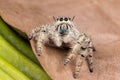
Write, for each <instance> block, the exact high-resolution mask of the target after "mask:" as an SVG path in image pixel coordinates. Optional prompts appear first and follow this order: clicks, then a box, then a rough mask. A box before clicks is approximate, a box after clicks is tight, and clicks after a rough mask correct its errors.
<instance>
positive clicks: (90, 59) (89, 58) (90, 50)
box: [87, 42, 95, 72]
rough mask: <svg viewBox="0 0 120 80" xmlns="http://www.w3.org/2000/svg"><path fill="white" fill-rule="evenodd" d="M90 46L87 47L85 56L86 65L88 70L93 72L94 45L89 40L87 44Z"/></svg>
mask: <svg viewBox="0 0 120 80" xmlns="http://www.w3.org/2000/svg"><path fill="white" fill-rule="evenodd" d="M89 45H90V46H89V47H88V53H89V54H88V56H87V62H88V67H89V71H90V72H93V54H94V51H95V48H94V46H93V45H92V42H90V44H89Z"/></svg>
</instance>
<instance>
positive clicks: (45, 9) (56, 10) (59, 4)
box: [0, 0, 120, 80]
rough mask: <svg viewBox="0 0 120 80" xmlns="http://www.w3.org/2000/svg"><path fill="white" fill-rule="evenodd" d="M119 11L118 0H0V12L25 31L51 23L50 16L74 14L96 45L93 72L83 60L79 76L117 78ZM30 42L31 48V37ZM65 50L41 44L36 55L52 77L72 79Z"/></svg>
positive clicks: (101, 79) (102, 79) (119, 67)
mask: <svg viewBox="0 0 120 80" xmlns="http://www.w3.org/2000/svg"><path fill="white" fill-rule="evenodd" d="M119 14H120V1H119V0H64V1H61V0H0V16H1V17H2V18H3V19H4V20H5V21H6V22H7V23H8V24H10V25H12V26H13V27H15V28H17V29H19V30H21V31H23V32H25V33H26V34H27V35H28V34H29V32H30V31H31V29H32V28H33V27H35V26H36V25H41V24H46V23H47V24H48V23H50V24H52V22H53V19H52V16H70V17H72V16H76V18H75V20H74V22H75V23H76V25H77V27H78V29H79V30H80V31H82V32H85V33H87V34H88V35H89V36H91V38H92V39H93V42H94V44H95V47H96V49H97V52H96V53H95V55H94V72H93V73H90V72H89V70H88V67H87V64H86V62H84V64H83V66H82V68H81V73H80V79H79V80H120V16H119ZM31 45H32V48H33V50H34V48H35V47H34V42H33V41H31ZM66 53H67V52H66V51H62V50H59V49H54V48H50V47H44V48H43V54H42V56H41V57H38V56H37V58H38V60H39V61H40V63H41V65H42V66H43V68H44V69H45V70H46V72H47V73H48V74H49V75H50V76H51V78H52V79H53V80H74V79H73V77H72V71H73V67H74V64H73V63H70V64H68V65H67V66H64V65H63V60H64V58H65V56H66ZM35 55H36V54H35Z"/></svg>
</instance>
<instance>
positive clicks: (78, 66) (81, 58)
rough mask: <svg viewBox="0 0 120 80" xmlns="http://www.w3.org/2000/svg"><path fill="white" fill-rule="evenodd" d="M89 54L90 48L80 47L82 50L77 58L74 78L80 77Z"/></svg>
mask: <svg viewBox="0 0 120 80" xmlns="http://www.w3.org/2000/svg"><path fill="white" fill-rule="evenodd" d="M87 55H88V50H87V49H86V48H83V47H80V52H79V54H78V55H77V58H76V64H75V71H74V73H73V77H74V78H78V77H79V73H80V69H81V66H82V63H83V61H84V60H85V59H86V57H87Z"/></svg>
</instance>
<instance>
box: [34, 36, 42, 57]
mask: <svg viewBox="0 0 120 80" xmlns="http://www.w3.org/2000/svg"><path fill="white" fill-rule="evenodd" d="M39 39H40V38H39ZM41 48H42V42H41V40H38V41H37V42H36V48H35V49H36V53H37V55H38V56H40V55H41V54H42V52H41Z"/></svg>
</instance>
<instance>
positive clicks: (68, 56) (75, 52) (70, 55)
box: [64, 45, 78, 65]
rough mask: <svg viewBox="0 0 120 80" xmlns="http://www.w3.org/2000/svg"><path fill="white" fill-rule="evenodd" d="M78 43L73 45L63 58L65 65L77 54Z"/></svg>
mask: <svg viewBox="0 0 120 80" xmlns="http://www.w3.org/2000/svg"><path fill="white" fill-rule="evenodd" d="M77 46H78V45H75V46H73V47H72V49H71V50H70V53H69V54H68V55H67V57H66V58H65V60H64V65H67V64H68V63H69V62H70V61H71V60H73V59H74V58H75V56H76V54H77V51H78V47H77Z"/></svg>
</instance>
